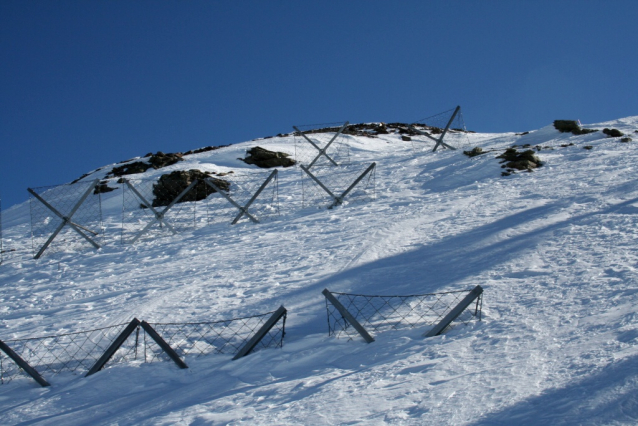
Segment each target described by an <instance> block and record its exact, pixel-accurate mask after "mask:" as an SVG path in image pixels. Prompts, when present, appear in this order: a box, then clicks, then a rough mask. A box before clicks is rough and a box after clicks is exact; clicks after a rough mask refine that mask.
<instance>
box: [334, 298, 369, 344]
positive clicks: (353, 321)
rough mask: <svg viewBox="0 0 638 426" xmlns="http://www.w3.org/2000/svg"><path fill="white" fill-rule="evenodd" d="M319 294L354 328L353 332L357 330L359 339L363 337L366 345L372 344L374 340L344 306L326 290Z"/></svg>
mask: <svg viewBox="0 0 638 426" xmlns="http://www.w3.org/2000/svg"><path fill="white" fill-rule="evenodd" d="M321 294H323V295H324V296H325V298H326V299H327V300H328V301H329V302H330V303H332V306H334V307H335V309H337V310H338V311H339V313H340V314H341V316H342V317H343V318H344V319H345V320H346V321H348V322H349V323H350V325H351V326H353V327H354V329H355V330H357V332H358V333H359V334H360V335H361V337H363V339H364V340H365V341H366V342H367V343H372V342H374V338H373V337H372V336H370V334H368V332H367V331H366V329H365V328H363V326H362V325H361V324H359V321H357V320H356V319H355V318H354V317H353V316H352V314H351V313H350V312H348V310H347V309H346V308H345V306H343V305H342V304H341V302H339V300H337V298H336V297H334V296H333V295H332V293H330V290H328V289H327V288H325V289H324V290H323V291H322V292H321Z"/></svg>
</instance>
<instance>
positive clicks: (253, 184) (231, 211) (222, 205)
mask: <svg viewBox="0 0 638 426" xmlns="http://www.w3.org/2000/svg"><path fill="white" fill-rule="evenodd" d="M271 174H272V172H253V173H233V172H231V173H228V174H225V175H224V176H215V177H214V178H213V183H214V184H215V185H216V186H217V187H219V189H221V190H222V191H224V194H226V196H228V197H230V198H231V199H232V200H233V201H234V202H235V203H237V204H238V205H239V206H241V207H242V208H243V207H246V205H247V204H248V202H249V201H251V200H252V199H253V197H254V196H255V195H256V194H257V192H258V191H260V192H259V194H258V196H257V198H255V199H254V200H253V201H252V203H251V204H250V206H248V209H247V210H248V212H249V213H250V214H251V215H252V216H253V217H254V218H255V219H256V220H258V221H259V222H263V221H268V220H272V219H273V218H275V217H277V216H279V213H280V211H279V183H278V178H277V174H276V173H275V174H274V176H273V177H272V179H270V181H268V182H267V184H266V181H267V180H268V178H269V177H270V176H271ZM215 179H223V181H224V182H226V185H225V186H224V187H220V184H219V183H218V182H217V181H216V180H215ZM264 184H266V185H265V186H264V187H263V188H262V186H263V185H264ZM206 206H207V211H208V219H207V220H208V223H217V222H221V223H231V222H232V221H233V220H234V219H235V218H236V217H237V216H238V215H239V214H240V210H239V209H238V208H237V206H235V205H233V204H232V203H231V202H230V201H229V200H228V199H227V198H226V197H224V196H222V195H221V194H219V193H217V192H215V193H213V194H212V195H211V196H210V197H208V199H207V200H206ZM246 220H250V219H249V217H247V216H246V215H243V216H242V217H241V218H240V221H246Z"/></svg>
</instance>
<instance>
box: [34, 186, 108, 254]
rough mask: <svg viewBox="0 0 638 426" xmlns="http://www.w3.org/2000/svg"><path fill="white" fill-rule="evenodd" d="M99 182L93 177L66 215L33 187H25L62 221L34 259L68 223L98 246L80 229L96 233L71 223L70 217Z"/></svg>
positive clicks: (96, 244)
mask: <svg viewBox="0 0 638 426" xmlns="http://www.w3.org/2000/svg"><path fill="white" fill-rule="evenodd" d="M99 182H100V180H99V179H95V180H94V181H93V182H92V183H91V186H90V187H89V188H88V189H87V190H86V191H85V192H84V194H82V197H80V199H79V200H78V202H77V203H76V204H75V206H73V208H72V209H71V211H70V212H69V215H68V216H64V215H63V214H62V213H60V212H59V211H58V210H57V209H56V208H55V207H53V206H52V205H51V204H49V203H48V202H47V201H46V200H45V199H44V198H42V197H41V196H40V195H39V194H38V193H36V192H35V191H34V190H33V189H31V188H27V191H29V193H30V194H31V195H33V196H34V197H35V198H36V199H37V200H38V201H40V202H41V203H42V204H44V206H45V207H46V208H48V209H49V210H51V211H52V212H53V213H54V214H55V215H56V216H58V217H59V218H60V219H62V223H60V225H59V226H58V227H57V228H56V229H55V231H53V233H52V234H51V236H50V237H49V239H48V240H47V241H46V242H45V243H44V244H43V245H42V247H41V248H40V250H39V251H38V253H37V254H36V255H35V256H34V259H39V258H40V256H42V253H44V251H45V250H46V249H47V248H48V247H49V245H50V244H51V243H52V242H53V240H54V239H55V237H57V236H58V234H59V233H60V231H62V229H63V228H64V227H65V226H66V225H68V226H69V227H71V229H73V230H74V231H75V232H77V233H78V234H80V235H81V236H82V237H83V238H84V239H85V240H87V241H88V242H89V243H90V244H91V245H92V246H93V247H95V248H96V249H99V248H100V245H99V244H98V243H96V242H95V241H93V240H92V239H91V238H90V237H89V236H88V235H86V234H85V233H84V232H82V231H81V230H80V228H81V229H84V230H85V231H88V232H90V233H92V234H93V235H98V233H97V232H95V231H92V230H90V229H87V228H85V227H83V226H80V225H78V224H76V223H73V222H72V221H71V218H73V215H74V214H75V212H77V210H78V209H79V208H80V206H81V205H82V203H84V201H85V200H86V198H87V197H88V196H89V194H91V192H93V190H94V189H95V187H96V186H97V184H98V183H99Z"/></svg>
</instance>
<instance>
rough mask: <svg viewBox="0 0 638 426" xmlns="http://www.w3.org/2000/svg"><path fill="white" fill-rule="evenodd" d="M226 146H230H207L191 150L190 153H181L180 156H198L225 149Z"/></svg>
mask: <svg viewBox="0 0 638 426" xmlns="http://www.w3.org/2000/svg"><path fill="white" fill-rule="evenodd" d="M227 146H230V145H219V146H207V147H204V148H198V149H192V150H190V151H186V152H183V153H182V155H190V154H199V153H202V152H208V151H215V150H216V149H220V148H226V147H227Z"/></svg>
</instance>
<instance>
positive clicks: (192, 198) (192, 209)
mask: <svg viewBox="0 0 638 426" xmlns="http://www.w3.org/2000/svg"><path fill="white" fill-rule="evenodd" d="M189 176H190V175H189V174H188V172H185V171H178V172H177V173H175V172H173V173H170V174H166V175H163V176H162V177H160V178H159V179H127V180H126V181H125V182H124V184H123V185H122V186H123V191H122V242H124V243H131V242H134V241H135V240H136V239H139V238H154V237H159V236H162V235H166V234H172V233H173V232H180V231H184V230H187V229H192V228H195V227H197V226H203V225H206V223H207V217H208V213H207V211H206V206H205V204H204V203H203V202H200V201H203V200H205V199H206V197H208V196H209V195H210V194H212V193H213V192H214V191H215V190H214V189H213V188H211V187H209V186H208V185H206V184H205V183H204V182H203V181H201V180H199V179H197V178H195V179H192V178H190V177H189ZM203 177H205V175H203ZM191 184H193V186H192V187H190V189H189V186H190V185H191Z"/></svg>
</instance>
